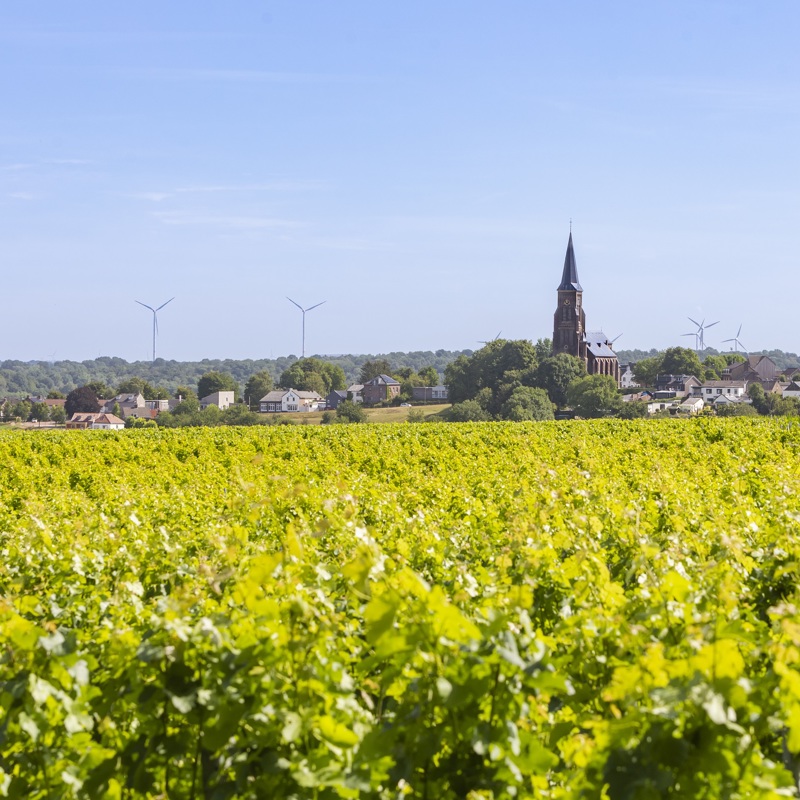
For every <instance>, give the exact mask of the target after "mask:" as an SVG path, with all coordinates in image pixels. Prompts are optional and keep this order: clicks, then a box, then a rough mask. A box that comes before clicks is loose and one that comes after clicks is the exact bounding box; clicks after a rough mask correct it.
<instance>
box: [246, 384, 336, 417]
mask: <svg viewBox="0 0 800 800" xmlns="http://www.w3.org/2000/svg"><path fill="white" fill-rule="evenodd" d="M323 405H325V400H324V399H323V397H322V395H320V394H317V392H305V391H301V390H300V389H275V390H273V391H271V392H268V393H267V394H265V395H264V396H263V397H262V398H261V400H259V411H260V412H261V413H262V414H266V413H275V412H280V411H284V412H295V411H299V412H302V411H319V409H320V408H321V407H322V406H323Z"/></svg>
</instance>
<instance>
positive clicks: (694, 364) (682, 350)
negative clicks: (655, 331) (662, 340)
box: [661, 347, 703, 376]
mask: <svg viewBox="0 0 800 800" xmlns="http://www.w3.org/2000/svg"><path fill="white" fill-rule="evenodd" d="M661 372H662V373H663V374H665V375H695V376H699V375H702V374H703V365H702V364H701V363H700V357H699V356H698V355H697V353H695V351H694V350H690V349H689V348H688V347H669V348H667V349H666V350H665V351H664V357H663V358H662V360H661Z"/></svg>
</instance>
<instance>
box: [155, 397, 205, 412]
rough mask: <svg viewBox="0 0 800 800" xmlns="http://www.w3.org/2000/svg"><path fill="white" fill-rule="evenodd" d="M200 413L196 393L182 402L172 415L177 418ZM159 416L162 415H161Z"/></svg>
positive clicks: (173, 410)
mask: <svg viewBox="0 0 800 800" xmlns="http://www.w3.org/2000/svg"><path fill="white" fill-rule="evenodd" d="M199 411H200V401H199V400H198V399H197V395H196V394H195V393H194V392H192V393H191V395H189V396H188V397H186V398H185V399H184V400H181V402H180V403H178V405H176V406H175V408H173V409H172V413H173V414H174V415H175V416H177V417H181V416H189V415H190V414H197V413H198V412H199ZM159 416H161V415H160V414H159Z"/></svg>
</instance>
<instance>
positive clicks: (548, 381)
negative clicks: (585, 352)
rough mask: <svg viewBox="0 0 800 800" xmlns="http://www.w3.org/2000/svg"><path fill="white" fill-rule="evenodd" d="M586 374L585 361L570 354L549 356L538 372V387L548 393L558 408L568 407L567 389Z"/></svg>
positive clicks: (542, 362)
mask: <svg viewBox="0 0 800 800" xmlns="http://www.w3.org/2000/svg"><path fill="white" fill-rule="evenodd" d="M585 374H586V365H585V364H584V362H583V359H580V358H576V357H575V356H571V355H569V354H568V353H558V354H557V355H555V356H548V357H547V358H545V359H544V360H543V361H541V362H540V364H539V367H538V368H537V370H536V385H537V386H540V387H541V388H542V389H545V390H546V391H547V394H548V396H549V397H550V400H551V401H552V402H553V403H554V404H555V405H556V406H557V407H558V408H564V406H566V405H567V387H568V386H569V385H570V384H571V383H572V381H574V380H577V379H578V378H580V377H582V376H583V375H585Z"/></svg>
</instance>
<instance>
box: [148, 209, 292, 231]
mask: <svg viewBox="0 0 800 800" xmlns="http://www.w3.org/2000/svg"><path fill="white" fill-rule="evenodd" d="M154 215H155V216H156V218H158V219H159V220H160V221H161V222H163V223H164V224H165V225H187V226H188V225H191V226H198V225H199V226H205V227H210V228H227V229H229V230H251V231H252V230H276V229H288V228H299V227H302V223H301V222H298V221H297V220H291V219H280V218H278V217H262V216H257V215H237V214H232V215H214V214H192V213H188V212H183V211H157V212H155V214H154Z"/></svg>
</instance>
